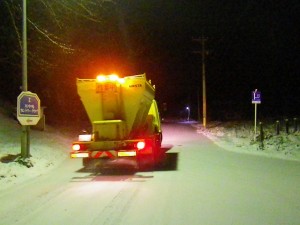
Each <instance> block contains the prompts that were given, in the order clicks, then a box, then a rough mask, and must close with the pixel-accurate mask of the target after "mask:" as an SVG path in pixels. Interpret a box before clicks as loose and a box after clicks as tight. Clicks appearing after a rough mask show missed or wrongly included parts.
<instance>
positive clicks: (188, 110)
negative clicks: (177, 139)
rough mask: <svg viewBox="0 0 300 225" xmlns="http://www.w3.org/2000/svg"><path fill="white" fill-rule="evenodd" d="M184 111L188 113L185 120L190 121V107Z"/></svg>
mask: <svg viewBox="0 0 300 225" xmlns="http://www.w3.org/2000/svg"><path fill="white" fill-rule="evenodd" d="M186 110H187V112H188V116H187V120H188V121H189V120H190V113H191V110H190V107H188V106H187V107H186Z"/></svg>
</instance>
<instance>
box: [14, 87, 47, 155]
mask: <svg viewBox="0 0 300 225" xmlns="http://www.w3.org/2000/svg"><path fill="white" fill-rule="evenodd" d="M40 105H41V103H40V99H39V97H38V96H37V95H36V94H35V93H32V92H30V91H23V92H22V93H21V94H20V95H19V96H18V100H17V118H18V120H19V122H20V124H21V125H22V126H23V127H22V138H21V155H22V158H28V157H29V156H30V150H29V149H30V138H29V128H30V125H36V124H37V123H38V122H39V120H40V117H41V107H40Z"/></svg>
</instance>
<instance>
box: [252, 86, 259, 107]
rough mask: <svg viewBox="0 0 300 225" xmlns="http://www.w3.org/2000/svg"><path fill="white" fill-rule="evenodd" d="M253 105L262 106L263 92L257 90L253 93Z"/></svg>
mask: <svg viewBox="0 0 300 225" xmlns="http://www.w3.org/2000/svg"><path fill="white" fill-rule="evenodd" d="M252 103H253V104H260V103H261V92H260V91H258V90H257V89H255V91H252Z"/></svg>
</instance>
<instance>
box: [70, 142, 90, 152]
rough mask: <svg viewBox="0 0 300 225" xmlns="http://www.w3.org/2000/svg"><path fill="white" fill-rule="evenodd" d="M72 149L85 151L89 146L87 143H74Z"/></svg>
mask: <svg viewBox="0 0 300 225" xmlns="http://www.w3.org/2000/svg"><path fill="white" fill-rule="evenodd" d="M72 149H73V151H83V150H86V149H87V147H86V145H82V144H73V146H72Z"/></svg>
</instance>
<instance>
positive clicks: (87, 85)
mask: <svg viewBox="0 0 300 225" xmlns="http://www.w3.org/2000/svg"><path fill="white" fill-rule="evenodd" d="M76 84H77V92H78V95H79V96H80V99H81V101H82V103H83V106H84V108H85V110H86V112H87V115H88V117H89V120H90V122H91V124H92V132H91V133H90V134H88V133H82V134H80V135H79V138H78V141H75V142H74V143H73V146H72V150H71V152H70V156H71V158H82V159H83V166H84V167H86V168H94V169H95V168H99V169H102V168H114V167H117V168H122V167H123V166H125V167H127V166H129V167H133V168H135V169H144V168H147V167H149V166H150V167H153V166H155V165H157V164H159V163H161V162H162V161H163V159H164V152H163V151H162V149H161V142H162V131H161V123H160V117H159V112H158V107H157V104H156V101H155V99H154V94H155V87H154V86H153V85H152V84H151V82H149V81H147V80H146V75H145V74H141V75H134V76H127V77H124V78H119V77H118V76H117V75H114V74H112V75H99V76H98V77H97V78H96V79H77V82H76Z"/></svg>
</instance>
